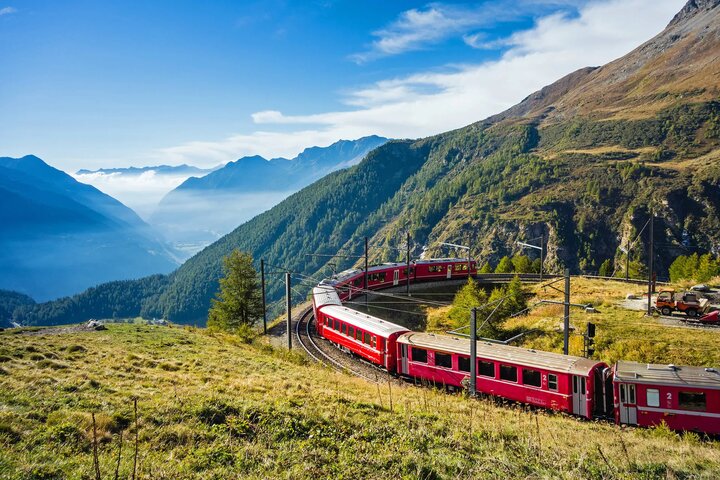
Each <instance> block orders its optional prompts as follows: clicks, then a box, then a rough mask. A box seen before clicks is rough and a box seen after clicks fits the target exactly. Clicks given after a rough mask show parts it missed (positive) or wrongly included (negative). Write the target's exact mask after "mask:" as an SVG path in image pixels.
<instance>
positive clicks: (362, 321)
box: [322, 305, 408, 338]
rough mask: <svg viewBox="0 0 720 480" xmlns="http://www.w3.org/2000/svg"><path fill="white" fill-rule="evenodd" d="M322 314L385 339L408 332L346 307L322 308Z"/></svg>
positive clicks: (329, 306) (331, 306)
mask: <svg viewBox="0 0 720 480" xmlns="http://www.w3.org/2000/svg"><path fill="white" fill-rule="evenodd" d="M322 313H324V314H326V315H330V316H331V317H333V318H336V319H338V320H342V321H343V322H347V323H349V324H351V325H354V326H356V327H359V328H362V329H363V330H366V331H368V332H370V333H374V334H375V335H380V336H381V337H385V338H387V337H388V336H390V335H392V334H393V333H398V332H400V333H402V332H407V331H408V329H407V328H405V327H401V326H400V325H396V324H394V323H391V322H388V321H385V320H383V319H382V318H377V317H373V316H372V315H368V314H366V313H362V312H358V311H357V310H353V309H351V308H347V307H342V306H335V305H328V306H326V307H323V309H322Z"/></svg>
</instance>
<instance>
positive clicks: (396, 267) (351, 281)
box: [326, 258, 477, 301]
mask: <svg viewBox="0 0 720 480" xmlns="http://www.w3.org/2000/svg"><path fill="white" fill-rule="evenodd" d="M476 265H477V264H476V263H475V261H470V265H469V268H470V275H475V274H476V273H477V268H476ZM408 275H409V276H410V281H411V282H417V281H424V280H444V279H458V278H465V277H467V276H468V261H467V259H463V258H439V259H431V260H416V261H413V262H411V263H410V269H409V271H408V266H407V263H383V264H382V265H375V266H372V267H369V268H368V275H367V276H368V289H369V290H376V289H381V288H388V287H393V286H398V285H404V284H405V283H406V282H407V280H408ZM326 283H327V284H328V285H332V286H333V287H335V288H336V289H337V291H338V295H339V296H340V299H341V300H343V301H345V300H350V299H352V297H353V296H356V295H358V294H361V293H362V290H363V289H364V283H365V273H364V270H362V269H356V268H353V269H349V270H345V271H342V272H340V273H338V274H336V275H333V277H332V278H331V279H329V280H327V281H326Z"/></svg>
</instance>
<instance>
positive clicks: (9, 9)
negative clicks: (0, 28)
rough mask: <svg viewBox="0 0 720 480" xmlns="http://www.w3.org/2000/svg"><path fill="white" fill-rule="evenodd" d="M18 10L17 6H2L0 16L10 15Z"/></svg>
mask: <svg viewBox="0 0 720 480" xmlns="http://www.w3.org/2000/svg"><path fill="white" fill-rule="evenodd" d="M16 12H17V8H14V7H3V8H0V17H2V16H3V15H10V14H11V13H16Z"/></svg>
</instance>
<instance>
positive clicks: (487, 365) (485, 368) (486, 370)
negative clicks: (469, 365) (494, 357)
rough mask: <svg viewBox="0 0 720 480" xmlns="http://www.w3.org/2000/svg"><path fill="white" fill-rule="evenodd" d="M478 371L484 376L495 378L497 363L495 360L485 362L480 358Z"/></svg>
mask: <svg viewBox="0 0 720 480" xmlns="http://www.w3.org/2000/svg"><path fill="white" fill-rule="evenodd" d="M478 367H479V368H478V372H479V373H480V375H482V376H483V377H492V378H495V363H494V362H484V361H482V360H480V361H479V362H478Z"/></svg>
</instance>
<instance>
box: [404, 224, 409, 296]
mask: <svg viewBox="0 0 720 480" xmlns="http://www.w3.org/2000/svg"><path fill="white" fill-rule="evenodd" d="M406 241H407V270H406V271H405V276H406V277H407V278H406V285H405V294H406V295H407V296H408V297H409V296H410V230H408V232H407V238H406Z"/></svg>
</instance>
